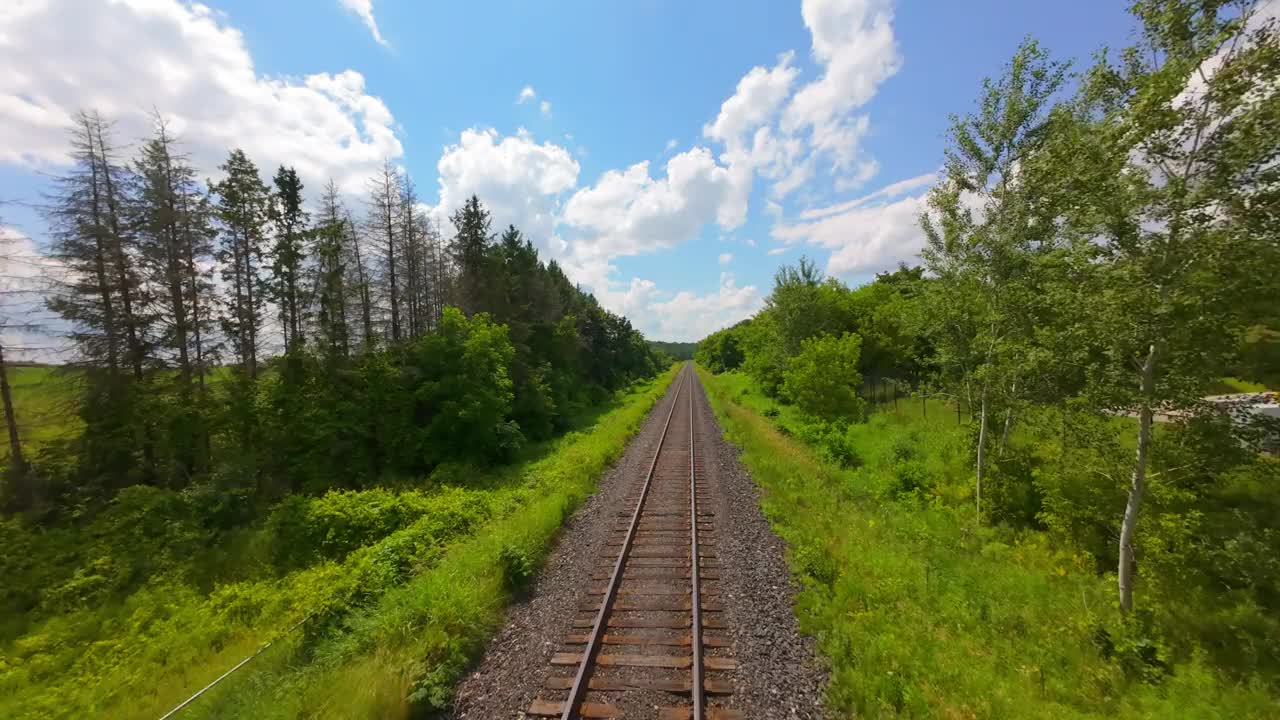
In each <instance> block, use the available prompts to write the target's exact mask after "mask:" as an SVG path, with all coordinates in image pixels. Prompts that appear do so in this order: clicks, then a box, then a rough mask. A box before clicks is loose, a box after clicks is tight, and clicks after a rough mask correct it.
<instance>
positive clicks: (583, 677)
mask: <svg viewBox="0 0 1280 720" xmlns="http://www.w3.org/2000/svg"><path fill="white" fill-rule="evenodd" d="M681 372H682V373H684V374H685V377H684V378H682V379H681V382H680V385H677V386H676V396H675V397H674V398H672V400H671V409H670V410H668V411H667V420H666V422H665V423H663V425H662V435H661V436H660V437H659V438H658V447H657V449H656V450H654V452H653V462H651V463H649V472H648V473H646V474H645V477H644V485H643V487H641V489H640V499H639V500H638V501H637V502H636V509H635V510H634V511H632V513H631V523H630V525H628V526H627V537H626V538H625V539H624V540H623V541H622V550H621V552H619V553H618V559H617V561H616V562H614V564H613V574H612V575H610V576H609V585H608V587H607V588H606V590H605V595H604V602H602V603H601V604H600V610H599V611H597V612H596V620H595V624H594V625H592V627H591V635H590V636H589V637H588V638H587V649H586V651H585V652H584V653H583V656H582V661H581V663H580V664H579V665H578V672H577V674H576V675H575V676H574V678H573V686H572V687H570V688H569V699H568V700H566V701H565V703H564V711H563V712H562V713H561V714H560V720H573V718H574V710H575V708H577V707H578V704H579V703H581V702H582V699H583V697H584V696H585V695H586V694H587V685H588V683H589V682H590V675H591V665H592V663H594V662H595V658H596V655H597V654H598V653H599V652H600V646H601V645H602V644H603V642H602V641H603V636H604V631H605V628H606V622H607V620H608V618H609V612H610V611H611V610H612V609H613V602H614V600H616V599H617V597H618V587H619V586H620V585H621V584H622V566H623V565H625V564H626V562H627V555H628V554H629V553H630V552H631V544H632V541H633V540H635V536H636V528H637V527H638V526H639V525H640V513H641V511H642V510H643V509H644V502H645V499H646V498H647V497H648V496H649V487H650V486H651V485H652V484H653V473H654V471H655V470H656V469H657V467H658V458H659V457H661V456H662V445H663V443H664V442H666V439H667V430H669V429H670V428H671V417H672V416H673V415H675V412H676V406H677V405H679V404H680V393H682V392H684V386H685V385H686V384H687V382H688V381H687V377H688V374H687V373H688V370H687V369H686V370H683V371H681ZM691 407H692V406H691ZM690 424H691V425H692V418H690ZM694 526H695V527H696V526H697V522H696V519H695V522H694ZM694 562H695V564H696V562H697V561H696V559H695V561H694Z"/></svg>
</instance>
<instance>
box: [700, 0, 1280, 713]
mask: <svg viewBox="0 0 1280 720" xmlns="http://www.w3.org/2000/svg"><path fill="white" fill-rule="evenodd" d="M1215 7H1216V6H1215ZM1134 9H1135V14H1136V16H1137V19H1138V25H1139V32H1138V33H1137V37H1138V40H1137V42H1136V44H1135V45H1134V46H1132V47H1129V48H1126V49H1124V50H1122V51H1120V52H1115V53H1103V54H1100V55H1099V57H1098V59H1097V61H1096V63H1095V64H1094V65H1092V66H1090V67H1088V68H1085V69H1083V71H1081V72H1079V73H1075V74H1072V73H1070V72H1069V68H1068V67H1067V66H1066V65H1064V64H1063V63H1060V62H1058V61H1056V60H1054V59H1053V58H1051V57H1050V56H1049V55H1048V53H1046V52H1045V51H1044V50H1043V49H1042V48H1041V47H1040V46H1039V45H1038V44H1037V43H1036V42H1035V41H1034V40H1028V41H1027V42H1026V43H1025V44H1024V45H1023V46H1022V47H1021V48H1020V49H1019V51H1018V52H1017V54H1016V55H1014V57H1013V58H1012V60H1011V61H1010V62H1009V64H1008V65H1007V67H1006V69H1005V72H1004V74H1003V75H1002V76H1000V77H998V78H995V79H992V80H989V81H987V82H986V83H985V84H984V86H983V88H982V91H981V93H980V95H979V96H978V98H977V101H976V103H975V109H974V110H973V111H971V112H969V113H967V114H963V115H959V116H956V117H954V118H953V122H952V126H951V130H950V133H949V137H948V146H947V150H946V157H945V165H944V170H943V173H942V179H941V181H940V182H939V184H938V185H937V186H936V187H935V188H934V189H933V190H932V191H931V193H930V195H929V199H928V210H927V211H926V212H925V213H924V215H923V217H922V218H921V223H922V225H923V229H924V231H925V233H926V235H927V244H926V246H925V248H924V250H923V253H922V256H921V257H922V265H921V266H920V267H915V268H909V267H900V268H899V269H897V270H896V271H893V272H884V273H881V274H879V275H877V276H876V279H875V281H874V282H872V283H870V284H867V285H864V286H861V287H856V288H850V287H848V286H846V285H844V284H843V283H841V282H839V281H838V280H836V279H832V278H824V277H823V276H822V273H821V272H820V271H819V270H818V269H817V268H816V266H815V265H814V264H813V263H811V262H809V261H807V260H801V262H800V263H799V264H798V265H795V266H789V267H784V268H782V269H781V270H779V271H778V273H777V275H776V278H775V284H774V288H773V291H772V294H771V295H770V296H769V298H768V300H767V302H766V305H765V308H764V309H763V310H762V311H760V312H759V313H758V314H757V315H755V316H754V317H752V318H750V319H749V320H746V321H743V322H741V323H739V324H737V325H735V326H733V327H731V328H726V329H723V330H721V331H719V332H716V333H714V334H712V335H710V336H709V337H707V338H705V339H703V340H702V341H701V342H700V343H699V347H698V352H697V361H698V362H699V363H700V364H701V365H702V366H704V367H705V368H707V369H709V370H711V371H713V372H715V373H734V375H733V376H732V377H731V378H730V379H729V380H726V383H727V384H726V387H736V386H737V385H735V383H736V382H737V380H735V379H734V378H738V377H739V376H744V375H745V376H746V377H747V378H749V379H750V381H751V383H750V384H751V385H752V386H753V387H754V389H757V390H759V391H760V392H761V393H763V395H764V397H765V401H762V404H761V405H760V407H762V408H764V412H766V414H767V415H769V416H771V417H773V418H776V419H775V424H777V425H778V427H779V428H780V429H782V430H783V431H784V432H785V433H786V434H788V435H791V436H795V437H797V438H799V439H801V440H803V441H804V442H806V443H808V444H810V445H812V446H813V447H815V448H817V449H819V450H820V452H821V453H822V455H823V456H824V457H825V458H826V459H827V460H828V461H829V462H830V463H832V464H833V465H835V466H837V467H840V468H845V469H847V470H848V471H849V472H850V473H851V474H853V476H854V477H862V476H861V475H858V472H860V471H858V470H857V468H859V467H860V466H861V465H862V464H863V463H864V462H866V461H867V457H866V453H867V452H869V450H868V445H867V443H869V442H873V439H872V440H869V439H868V433H867V432H866V431H864V430H863V429H862V428H865V427H866V424H865V423H866V422H867V420H868V417H869V413H870V412H871V411H872V410H875V411H876V412H877V413H884V412H888V409H891V408H892V407H895V406H896V405H897V403H904V404H910V405H909V407H910V408H911V410H910V412H913V413H916V415H915V416H914V417H915V419H914V420H905V419H900V420H888V421H886V420H885V419H884V418H883V417H881V419H880V420H878V421H877V423H878V425H876V426H875V427H879V428H885V423H886V422H890V423H894V422H897V423H900V424H903V423H904V424H903V425H902V433H903V436H902V438H901V443H902V445H901V447H898V446H895V447H894V448H893V452H892V453H891V454H889V453H886V458H885V459H884V461H883V462H885V463H886V469H885V473H886V474H887V476H888V477H889V480H886V482H889V483H891V487H888V488H885V489H883V493H881V494H879V495H877V497H878V502H881V503H883V502H902V503H904V504H903V505H902V507H901V509H898V510H895V511H894V512H895V513H902V514H903V517H904V518H908V520H903V522H904V523H906V522H909V518H911V517H914V515H913V513H917V512H921V513H923V512H926V511H925V510H924V508H928V507H931V504H933V505H932V507H947V508H950V509H951V510H950V511H949V513H950V514H949V515H948V517H950V518H952V519H953V520H954V521H955V522H956V523H959V525H957V527H964V526H967V527H969V528H970V529H972V528H974V527H976V528H978V531H979V532H980V533H985V534H979V535H978V538H979V542H978V548H977V549H976V550H975V553H976V552H978V551H979V550H981V551H982V552H995V551H994V550H990V549H987V550H982V547H983V545H984V543H990V542H997V543H998V544H1000V545H1001V546H1004V547H1019V548H1021V547H1027V548H1031V547H1038V546H1043V547H1051V548H1060V549H1062V552H1063V553H1074V555H1075V557H1077V558H1086V559H1087V560H1086V561H1085V563H1084V564H1085V565H1086V566H1087V568H1088V572H1091V573H1094V574H1095V575H1096V577H1097V578H1099V579H1100V580H1102V581H1105V582H1106V583H1109V584H1110V586H1111V588H1112V590H1111V593H1112V594H1111V596H1110V598H1108V599H1107V602H1108V604H1109V605H1110V607H1109V608H1106V610H1107V611H1106V612H1104V613H1103V614H1102V615H1101V616H1099V615H1098V614H1097V613H1096V612H1094V611H1091V610H1090V609H1089V608H1090V607H1091V606H1090V605H1089V603H1088V600H1087V598H1086V600H1085V607H1081V608H1077V609H1075V610H1072V611H1071V613H1073V614H1072V615H1071V616H1069V617H1063V616H1057V617H1054V618H1053V619H1051V620H1050V619H1047V618H1042V619H1044V620H1045V621H1047V622H1061V623H1085V624H1088V623H1093V625H1092V626H1091V627H1093V631H1094V632H1095V639H1094V641H1096V649H1094V650H1093V651H1091V654H1092V656H1093V657H1095V658H1104V660H1103V665H1104V666H1105V667H1107V668H1111V669H1116V670H1118V671H1122V672H1123V673H1126V674H1129V676H1130V677H1134V678H1138V679H1140V680H1142V681H1145V682H1150V683H1152V684H1155V685H1158V684H1159V682H1160V681H1161V678H1164V677H1166V676H1169V675H1171V674H1176V673H1177V672H1178V671H1179V669H1180V668H1186V667H1189V665H1188V664H1189V663H1195V662H1198V661H1199V660H1203V659H1204V658H1206V657H1207V658H1209V660H1210V661H1211V664H1212V665H1213V666H1214V667H1215V668H1216V669H1217V671H1220V672H1222V673H1224V674H1225V676H1226V677H1227V678H1229V679H1230V680H1231V681H1232V682H1235V681H1239V682H1241V683H1243V684H1244V685H1246V686H1250V683H1258V684H1259V686H1260V687H1266V688H1270V689H1271V692H1273V693H1274V692H1275V689H1276V688H1277V687H1280V685H1277V683H1280V644H1278V643H1277V641H1276V639H1277V638H1280V625H1278V624H1277V621H1276V618H1278V617H1280V573H1277V572H1276V571H1277V565H1276V558H1277V557H1280V534H1277V532H1276V528H1277V527H1278V526H1280V525H1278V521H1280V461H1277V459H1276V458H1275V457H1274V454H1273V453H1274V451H1275V449H1276V441H1277V438H1280V434H1277V433H1278V431H1280V428H1277V427H1276V425H1277V423H1276V422H1275V421H1274V420H1273V419H1269V418H1267V417H1265V416H1262V415H1258V414H1249V413H1242V412H1229V411H1228V410H1227V409H1226V408H1225V407H1224V405H1222V404H1221V403H1217V402H1213V401H1210V400H1208V399H1206V398H1207V396H1209V395H1212V394H1213V393H1214V392H1216V391H1217V388H1218V387H1220V386H1221V384H1222V378H1224V377H1236V378H1243V379H1244V380H1248V381H1254V382H1255V383H1259V384H1262V383H1273V384H1274V383H1275V379H1276V372H1277V369H1280V343H1277V342H1276V338H1277V337H1278V336H1277V334H1276V333H1277V330H1280V324H1277V319H1276V315H1275V308H1276V307H1277V305H1276V302H1277V299H1278V298H1280V282H1278V281H1277V275H1276V273H1275V271H1274V270H1275V268H1276V267H1277V262H1278V261H1280V192H1277V191H1278V189H1280V163H1278V162H1277V161H1278V160H1280V132H1276V130H1277V128H1280V94H1277V92H1276V85H1275V78H1276V77H1277V76H1280V28H1278V27H1277V25H1276V22H1275V21H1274V20H1266V19H1265V18H1261V17H1258V16H1252V15H1249V14H1247V13H1246V14H1245V15H1243V16H1242V15H1240V14H1238V13H1236V12H1233V11H1230V10H1222V11H1220V12H1219V11H1218V10H1215V9H1213V8H1206V7H1202V6H1201V5H1200V4H1196V3H1143V2H1140V3H1136V4H1135V6H1134ZM1273 387H1274V385H1273ZM885 388H894V390H893V391H892V392H891V393H890V392H887V391H886V390H885ZM742 394H743V396H748V393H747V391H745V390H744V391H742ZM890 398H897V401H896V402H894V403H893V404H891V405H889V406H886V404H885V403H886V402H887V401H888V400H889V399H890ZM939 400H940V401H942V402H938V401H939ZM780 408H781V409H782V410H781V411H780V410H779V409H780ZM899 412H900V413H905V412H908V409H907V405H904V407H903V408H901V409H900V410H899ZM922 412H923V413H926V415H925V416H923V417H922V416H921V415H920V413H922ZM941 413H949V414H950V417H952V418H953V419H952V424H953V426H954V425H955V423H956V422H957V420H956V418H961V417H962V416H961V414H959V413H962V414H963V419H962V420H960V422H961V423H962V425H961V428H962V429H963V435H962V437H960V438H959V445H958V446H957V448H958V452H960V453H962V454H960V455H956V456H951V455H947V454H946V452H943V451H942V450H938V451H937V454H936V455H934V454H931V455H928V464H926V463H925V462H923V460H924V456H923V455H922V453H923V452H924V451H923V450H921V448H925V447H929V446H931V445H936V446H938V447H942V446H944V445H946V442H947V441H946V439H945V438H944V437H942V436H941V435H939V434H938V432H937V431H936V429H935V428H934V426H932V425H929V424H926V421H925V417H932V418H933V420H931V421H929V422H934V423H936V422H938V419H939V414H941ZM873 419H874V417H873ZM886 432H887V431H886ZM877 452H878V451H877ZM930 452H932V451H930ZM947 452H949V451H947ZM866 472H867V473H872V474H874V473H875V472H879V469H878V468H877V469H874V472H873V470H872V469H868V470H867V471H866ZM862 492H871V490H870V489H868V488H850V489H848V490H847V491H846V494H858V493H862ZM832 494H833V495H836V496H840V493H838V492H834V491H833V493H832ZM814 502H815V503H817V502H819V501H818V500H816V499H815V500H814ZM947 522H948V523H950V522H952V520H948V521H947ZM854 526H856V523H855V525H853V526H851V527H854ZM947 527H950V525H948V526H947ZM828 530H829V531H830V528H828ZM970 531H971V530H967V531H965V532H966V533H967V532H970ZM832 532H834V531H832ZM839 532H842V533H843V532H846V531H845V530H841V531H839ZM848 532H852V530H850V531H848ZM904 532H905V531H904ZM938 532H942V531H938ZM912 537H915V538H916V540H918V541H919V543H920V546H921V548H920V550H921V552H926V553H927V552H934V551H936V552H938V553H953V552H955V548H950V549H944V548H943V547H942V546H937V547H934V546H931V545H930V544H929V538H930V537H933V536H918V535H917V536H912ZM814 540H815V542H819V543H821V542H822V541H821V539H820V538H815V539H814ZM913 542H915V541H914V540H913ZM858 547H859V548H861V549H860V550H859V552H863V553H872V555H875V554H876V553H877V552H878V551H875V550H872V549H869V548H868V547H866V546H864V545H859V546H858ZM886 552H887V551H886ZM1027 552H1028V553H1032V551H1031V550H1027ZM968 558H969V559H968V560H967V561H966V560H957V562H969V563H978V562H980V561H979V560H978V559H977V558H978V555H977V554H974V555H970V556H968ZM886 562H887V561H886ZM983 562H984V561H983ZM828 569H829V570H830V572H832V573H834V575H833V576H832V575H824V576H823V577H820V578H819V582H825V583H826V584H825V585H823V587H824V588H827V587H829V588H831V589H832V590H831V592H836V591H837V590H844V589H848V590H849V591H850V592H856V591H854V590H852V589H851V588H850V587H847V586H844V585H841V584H840V581H839V580H838V578H839V576H840V574H841V573H842V572H844V569H843V568H842V567H841V566H839V565H837V566H835V567H834V568H828ZM990 581H991V582H1001V580H998V579H996V578H994V577H993V578H991V580H990ZM823 597H827V596H823ZM862 597H863V598H864V599H863V602H866V600H865V596H862ZM1077 600H1079V598H1077ZM850 602H857V599H856V598H850ZM1077 604H1078V603H1077ZM1094 609H1095V610H1096V608H1094ZM991 612H992V613H998V612H1001V611H1000V610H998V609H993V610H991ZM828 630H830V628H826V627H824V628H823V632H826V631H828ZM1028 642H1033V641H1032V640H1028ZM1091 642H1092V641H1091ZM1024 650H1025V652H1027V653H1031V654H1034V652H1035V651H1032V650H1031V649H1030V647H1029V646H1028V647H1027V648H1024ZM1086 654H1090V653H1086ZM1026 660H1027V662H1033V660H1032V659H1031V657H1030V655H1027V656H1026ZM1021 661H1022V660H1018V661H1017V662H1021ZM1064 662H1066V661H1064ZM1042 667H1043V666H1042ZM1073 667H1074V666H1073ZM1045 672H1048V671H1047V670H1046V671H1045ZM1107 672H1111V670H1110V669H1108V670H1107ZM1042 677H1043V676H1042ZM1042 683H1043V680H1042ZM1081 683H1082V684H1085V680H1084V679H1083V678H1082V679H1081Z"/></svg>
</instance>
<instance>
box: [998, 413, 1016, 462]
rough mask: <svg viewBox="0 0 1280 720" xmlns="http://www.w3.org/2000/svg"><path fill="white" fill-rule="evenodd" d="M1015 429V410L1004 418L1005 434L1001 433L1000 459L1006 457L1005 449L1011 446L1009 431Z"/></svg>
mask: <svg viewBox="0 0 1280 720" xmlns="http://www.w3.org/2000/svg"><path fill="white" fill-rule="evenodd" d="M1012 428H1013V410H1010V411H1009V414H1007V415H1005V416H1004V432H1002V433H1000V451H999V452H998V453H996V455H997V456H998V457H1004V448H1005V446H1006V445H1008V444H1009V430H1010V429H1012Z"/></svg>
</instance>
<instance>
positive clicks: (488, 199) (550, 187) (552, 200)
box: [431, 128, 579, 253]
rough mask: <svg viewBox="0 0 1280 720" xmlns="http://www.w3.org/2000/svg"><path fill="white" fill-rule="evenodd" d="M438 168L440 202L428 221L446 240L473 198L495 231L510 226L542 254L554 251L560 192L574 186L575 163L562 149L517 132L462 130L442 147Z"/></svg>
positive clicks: (575, 180)
mask: <svg viewBox="0 0 1280 720" xmlns="http://www.w3.org/2000/svg"><path fill="white" fill-rule="evenodd" d="M436 169H437V171H438V173H439V192H440V196H439V201H438V202H437V204H436V206H435V207H434V208H432V210H431V215H432V219H433V220H434V221H435V222H437V223H438V224H439V225H440V228H441V232H443V233H444V234H445V235H446V236H448V235H450V234H452V232H453V228H452V226H451V225H450V224H449V216H450V215H452V214H453V212H454V211H455V210H457V209H458V208H459V207H461V206H462V203H463V202H465V201H466V199H467V198H468V197H470V196H471V195H477V196H479V197H480V199H481V201H482V202H483V203H484V205H485V207H486V208H488V210H489V212H490V213H491V214H492V216H493V229H494V231H495V232H497V231H499V230H501V229H502V228H505V227H506V226H507V225H509V224H513V225H515V226H516V227H517V228H519V229H520V231H521V232H523V233H524V234H525V235H526V236H527V237H528V238H529V239H530V240H532V241H533V242H534V244H535V245H538V246H539V247H541V248H543V249H544V250H546V251H552V252H553V253H554V251H555V250H556V249H557V248H556V239H555V233H556V224H557V221H558V218H559V215H560V200H561V196H562V194H563V193H565V192H566V191H568V190H570V189H572V188H573V187H574V186H575V185H577V182H578V171H579V167H578V161H577V160H574V159H573V155H571V154H570V153H569V151H568V150H566V149H565V148H563V147H561V146H559V145H556V144H555V143H551V142H541V143H539V142H537V141H536V140H534V139H533V136H532V135H531V134H530V133H529V132H527V131H525V130H520V131H518V132H517V133H516V134H515V135H508V136H506V137H503V136H501V135H499V134H498V132H497V131H496V130H493V129H476V128H470V129H467V130H463V131H462V133H461V135H460V136H459V138H458V142H457V143H455V144H453V145H449V146H447V147H445V149H444V152H443V153H442V154H441V156H440V162H439V163H438V164H437V166H436Z"/></svg>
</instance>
